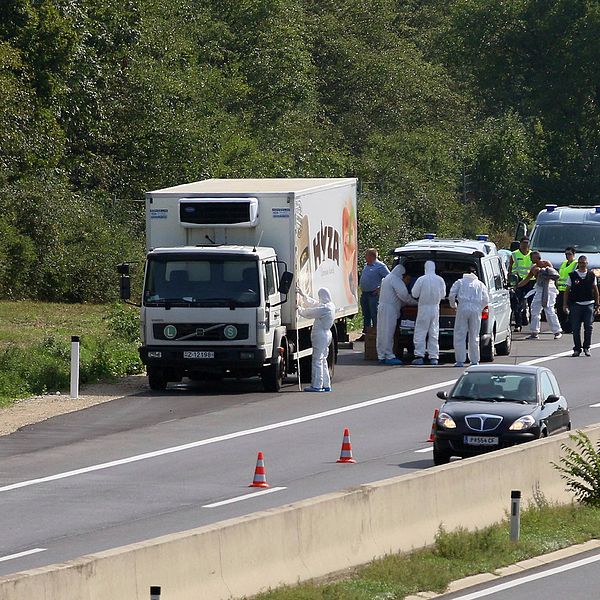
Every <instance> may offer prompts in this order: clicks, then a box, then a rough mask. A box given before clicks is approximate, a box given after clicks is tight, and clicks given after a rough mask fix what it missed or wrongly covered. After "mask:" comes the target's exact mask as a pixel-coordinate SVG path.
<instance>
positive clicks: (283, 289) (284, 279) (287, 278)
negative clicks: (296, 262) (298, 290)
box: [277, 271, 294, 295]
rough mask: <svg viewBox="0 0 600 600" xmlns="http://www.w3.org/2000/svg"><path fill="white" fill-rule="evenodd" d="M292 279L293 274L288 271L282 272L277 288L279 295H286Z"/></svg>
mask: <svg viewBox="0 0 600 600" xmlns="http://www.w3.org/2000/svg"><path fill="white" fill-rule="evenodd" d="M293 279H294V274H293V273H290V272H289V271H284V272H283V273H282V274H281V278H280V279H279V288H278V290H277V291H278V292H279V293H280V294H286V295H287V294H288V292H289V291H290V288H291V287H292V280H293Z"/></svg>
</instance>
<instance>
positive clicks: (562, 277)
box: [556, 246, 577, 333]
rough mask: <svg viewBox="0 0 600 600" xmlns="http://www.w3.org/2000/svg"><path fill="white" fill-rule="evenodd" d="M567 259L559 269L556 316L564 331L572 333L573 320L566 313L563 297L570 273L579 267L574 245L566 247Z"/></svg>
mask: <svg viewBox="0 0 600 600" xmlns="http://www.w3.org/2000/svg"><path fill="white" fill-rule="evenodd" d="M565 259H566V260H564V261H563V262H562V263H561V265H560V268H559V269H558V281H557V282H556V287H557V288H558V297H557V298H556V316H557V317H558V320H559V321H560V326H561V327H562V330H563V332H564V333H571V320H570V319H569V315H567V314H565V311H564V310H563V298H564V295H565V289H566V287H567V280H568V279H569V273H571V272H572V271H574V270H575V269H576V267H577V261H576V260H575V248H573V246H567V247H566V248H565Z"/></svg>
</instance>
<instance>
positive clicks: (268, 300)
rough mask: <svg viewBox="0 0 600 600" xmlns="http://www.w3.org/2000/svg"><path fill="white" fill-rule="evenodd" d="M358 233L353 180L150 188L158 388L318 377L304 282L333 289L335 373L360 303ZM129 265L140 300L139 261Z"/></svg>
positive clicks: (146, 299)
mask: <svg viewBox="0 0 600 600" xmlns="http://www.w3.org/2000/svg"><path fill="white" fill-rule="evenodd" d="M356 233H357V232H356V179H353V178H343V179H342V178H340V179H209V180H206V181H198V182H195V183H189V184H184V185H178V186H175V187H171V188H166V189H162V190H156V191H153V192H148V193H147V194H146V234H147V240H146V241H147V246H148V254H147V260H146V267H145V278H144V286H143V292H142V301H141V330H142V345H141V347H140V355H141V358H142V361H143V362H144V364H145V365H146V369H147V373H148V379H149V385H150V388H151V389H153V390H164V389H165V388H166V386H167V383H168V382H178V381H181V379H182V378H183V377H189V378H191V379H193V380H215V379H221V378H224V377H236V378H244V377H253V376H256V375H259V376H260V377H261V379H262V382H263V386H264V388H265V390H266V391H279V389H280V387H281V384H282V381H283V380H284V378H285V377H286V376H287V375H288V374H293V373H297V374H298V376H299V378H300V380H301V381H309V380H310V376H311V368H310V364H311V354H312V348H311V343H310V332H311V326H312V320H307V319H304V318H302V317H300V316H299V315H298V311H297V305H296V302H297V294H296V288H297V287H298V288H300V289H301V290H302V291H303V292H305V293H306V294H308V295H309V296H313V297H316V295H317V291H318V289H319V288H320V287H327V288H329V290H330V292H331V295H332V299H333V302H334V303H335V306H336V321H335V323H334V325H333V327H332V334H333V341H332V346H331V347H330V349H329V350H330V351H329V365H330V370H331V371H333V365H334V363H335V360H336V358H337V349H338V343H340V342H346V341H348V334H347V330H346V318H347V317H350V316H352V315H355V314H356V313H357V311H358V302H357V300H358V291H357V289H358V281H357V279H358V277H357V238H356ZM119 272H120V273H121V298H122V299H124V300H128V299H129V297H130V290H129V288H130V282H129V266H128V265H127V264H126V263H123V264H122V265H119ZM292 273H293V274H292ZM292 279H293V280H294V281H293V283H292Z"/></svg>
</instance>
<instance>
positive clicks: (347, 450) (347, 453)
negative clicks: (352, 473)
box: [337, 428, 356, 463]
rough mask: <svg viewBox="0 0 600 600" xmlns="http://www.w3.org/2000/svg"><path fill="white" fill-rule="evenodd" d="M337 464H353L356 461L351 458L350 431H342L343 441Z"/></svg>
mask: <svg viewBox="0 0 600 600" xmlns="http://www.w3.org/2000/svg"><path fill="white" fill-rule="evenodd" d="M337 462H339V463H355V462H356V461H355V460H354V459H353V458H352V444H351V443H350V431H349V430H348V428H346V429H344V439H343V441H342V451H341V453H340V457H339V458H338V460H337Z"/></svg>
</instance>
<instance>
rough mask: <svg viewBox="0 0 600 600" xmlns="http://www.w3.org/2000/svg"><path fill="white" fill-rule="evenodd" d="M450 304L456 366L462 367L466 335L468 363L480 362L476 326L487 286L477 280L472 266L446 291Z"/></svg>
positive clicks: (487, 301) (465, 353)
mask: <svg viewBox="0 0 600 600" xmlns="http://www.w3.org/2000/svg"><path fill="white" fill-rule="evenodd" d="M448 300H449V301H450V306H451V307H452V308H456V319H455V321H454V355H455V358H456V363H455V364H454V366H455V367H463V366H464V364H465V360H466V359H467V336H468V340H469V358H470V359H471V366H472V365H477V364H479V329H480V327H481V312H482V311H483V309H484V308H485V307H486V306H487V305H488V304H489V302H490V295H489V292H488V290H487V287H485V285H484V284H483V283H482V282H481V281H479V279H478V278H477V275H476V270H475V267H473V266H470V267H467V272H466V273H465V274H464V275H463V276H462V277H461V278H460V279H457V280H456V281H455V282H454V283H453V284H452V287H451V288H450V293H449V294H448Z"/></svg>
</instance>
